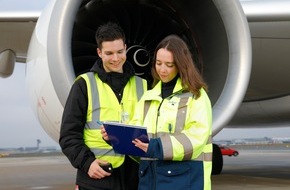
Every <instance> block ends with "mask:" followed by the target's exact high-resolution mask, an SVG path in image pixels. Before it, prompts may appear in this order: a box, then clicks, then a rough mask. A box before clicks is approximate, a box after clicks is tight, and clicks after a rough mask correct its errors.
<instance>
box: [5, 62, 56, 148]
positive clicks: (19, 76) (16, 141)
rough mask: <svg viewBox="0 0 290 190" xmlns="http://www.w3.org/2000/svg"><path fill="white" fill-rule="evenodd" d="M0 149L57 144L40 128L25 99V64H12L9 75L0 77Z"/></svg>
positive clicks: (26, 94) (26, 97)
mask: <svg viewBox="0 0 290 190" xmlns="http://www.w3.org/2000/svg"><path fill="white" fill-rule="evenodd" d="M0 87H1V88H0V89H1V90H0V91H1V93H0V148H3V147H4V148H7V147H12V148H15V147H26V146H36V140H37V139H40V140H41V141H42V143H41V144H40V146H58V144H57V143H56V142H55V141H54V140H52V139H51V138H50V137H49V136H48V135H47V134H46V133H45V131H44V130H43V129H42V127H41V126H40V124H39V123H38V120H37V119H36V117H35V116H34V113H33V111H32V108H31V106H30V102H29V101H28V93H27V88H26V86H25V64H20V63H18V64H16V65H15V69H14V72H13V75H12V76H10V77H9V78H4V79H3V78H0Z"/></svg>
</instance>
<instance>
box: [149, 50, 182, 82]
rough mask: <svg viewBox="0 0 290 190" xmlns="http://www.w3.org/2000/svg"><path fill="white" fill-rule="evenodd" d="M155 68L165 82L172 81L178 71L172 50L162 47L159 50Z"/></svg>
mask: <svg viewBox="0 0 290 190" xmlns="http://www.w3.org/2000/svg"><path fill="white" fill-rule="evenodd" d="M155 69H156V72H157V74H158V75H159V77H160V80H161V81H162V82H164V83H167V82H170V81H171V80H172V79H174V77H175V76H176V75H177V73H178V69H177V67H176V66H175V64H174V59H173V55H172V53H171V52H170V51H168V50H166V49H164V48H161V49H159V50H158V51H157V54H156V62H155Z"/></svg>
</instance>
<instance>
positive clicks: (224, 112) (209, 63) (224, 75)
mask: <svg viewBox="0 0 290 190" xmlns="http://www.w3.org/2000/svg"><path fill="white" fill-rule="evenodd" d="M44 18H45V19H44ZM47 19H48V20H49V22H47ZM107 21H113V22H117V23H118V24H120V25H121V27H122V28H123V29H124V31H125V33H126V36H127V42H126V43H127V47H128V52H127V57H128V59H129V61H130V62H131V63H132V64H133V66H134V68H135V70H136V72H137V73H138V75H140V76H141V77H143V78H146V79H148V80H149V81H150V80H151V76H150V67H151V64H150V63H151V58H152V54H153V52H154V49H155V46H156V45H157V43H158V42H159V41H160V40H161V39H163V38H164V37H165V36H167V35H169V34H172V33H174V34H177V35H179V36H181V37H182V38H183V39H184V40H185V41H186V42H187V43H188V45H189V46H190V48H191V52H192V54H193V57H194V59H195V62H196V64H197V67H198V68H199V69H200V70H201V72H202V74H203V76H204V77H205V79H206V81H207V83H208V86H209V96H210V99H211V101H212V105H213V135H215V134H217V133H218V132H219V131H220V130H221V129H222V128H223V127H224V126H225V125H226V124H227V123H228V122H229V121H230V120H231V118H232V117H233V116H234V114H235V112H236V111H237V109H238V107H239V105H240V104H241V102H242V101H243V97H244V95H245V92H246V89H247V86H248V82H249V77H250V73H251V39H250V33H249V28H248V24H247V20H246V16H245V14H244V12H243V10H242V7H241V5H240V3H239V1H235V0H230V1H224V0H212V1H210V0H178V1H175V0H142V1H141V0H103V1H102V0H83V1H75V0H62V1H56V0H55V1H51V3H50V5H49V6H48V7H47V9H46V10H44V11H43V13H42V15H41V16H40V18H39V21H38V23H37V25H36V29H35V32H34V34H33V38H32V44H31V46H30V48H29V55H28V63H27V64H28V70H30V71H29V72H31V73H30V74H31V76H33V75H34V77H38V78H39V80H38V84H37V85H36V84H35V85H32V84H33V83H34V82H33V81H32V80H31V79H28V82H29V83H31V84H30V85H29V87H30V88H31V89H30V90H29V91H30V93H31V94H32V96H34V97H36V99H37V101H35V102H33V104H34V105H33V107H35V108H36V109H35V113H36V114H37V115H38V117H39V118H42V119H40V120H41V121H40V122H41V124H42V126H43V128H44V129H45V130H46V132H47V133H48V134H49V135H50V136H51V137H52V138H53V139H55V140H58V132H59V127H60V121H61V114H62V110H63V107H64V105H65V102H66V98H67V95H68V93H69V90H70V87H71V85H72V83H73V81H74V79H75V76H76V75H78V74H80V73H83V72H85V71H87V70H88V69H89V68H90V67H91V66H92V65H93V63H94V62H95V60H96V58H97V55H96V48H97V46H96V43H95V37H94V36H95V31H96V29H97V27H98V26H99V25H100V24H103V23H105V22H107ZM35 49H38V52H37V53H35V52H33V51H34V50H35ZM46 67H48V69H47V70H48V72H47V73H44V74H41V75H43V76H35V75H37V74H36V73H39V71H40V70H42V71H44V70H46ZM33 73H34V74H33ZM27 77H30V76H29V75H27ZM41 77H43V79H41ZM32 88H34V89H32ZM37 88H38V89H37ZM39 89H41V90H39ZM49 89H53V91H54V93H50V95H49V96H48V95H47V91H49ZM51 104H54V105H53V106H50V105H51Z"/></svg>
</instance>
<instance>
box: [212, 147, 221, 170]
mask: <svg viewBox="0 0 290 190" xmlns="http://www.w3.org/2000/svg"><path fill="white" fill-rule="evenodd" d="M212 146H213V155H212V171H211V174H212V175H218V174H220V173H221V172H222V170H223V155H222V152H221V150H220V148H219V146H218V145H216V144H213V145H212Z"/></svg>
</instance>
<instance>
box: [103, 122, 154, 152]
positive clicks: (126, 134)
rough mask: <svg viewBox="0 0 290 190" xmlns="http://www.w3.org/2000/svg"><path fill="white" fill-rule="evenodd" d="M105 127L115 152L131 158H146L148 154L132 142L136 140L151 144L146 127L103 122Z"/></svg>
mask: <svg viewBox="0 0 290 190" xmlns="http://www.w3.org/2000/svg"><path fill="white" fill-rule="evenodd" d="M103 125H104V127H105V129H106V132H107V134H108V137H109V140H110V143H111V145H112V147H113V149H114V150H115V152H117V153H119V154H126V155H131V156H139V157H146V153H145V152H144V151H143V150H141V149H140V148H138V147H136V146H135V145H134V144H133V143H132V140H133V139H136V138H137V139H140V140H141V141H142V142H145V143H148V142H149V138H148V134H147V130H146V128H145V127H143V126H134V125H127V124H123V123H117V122H103Z"/></svg>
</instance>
